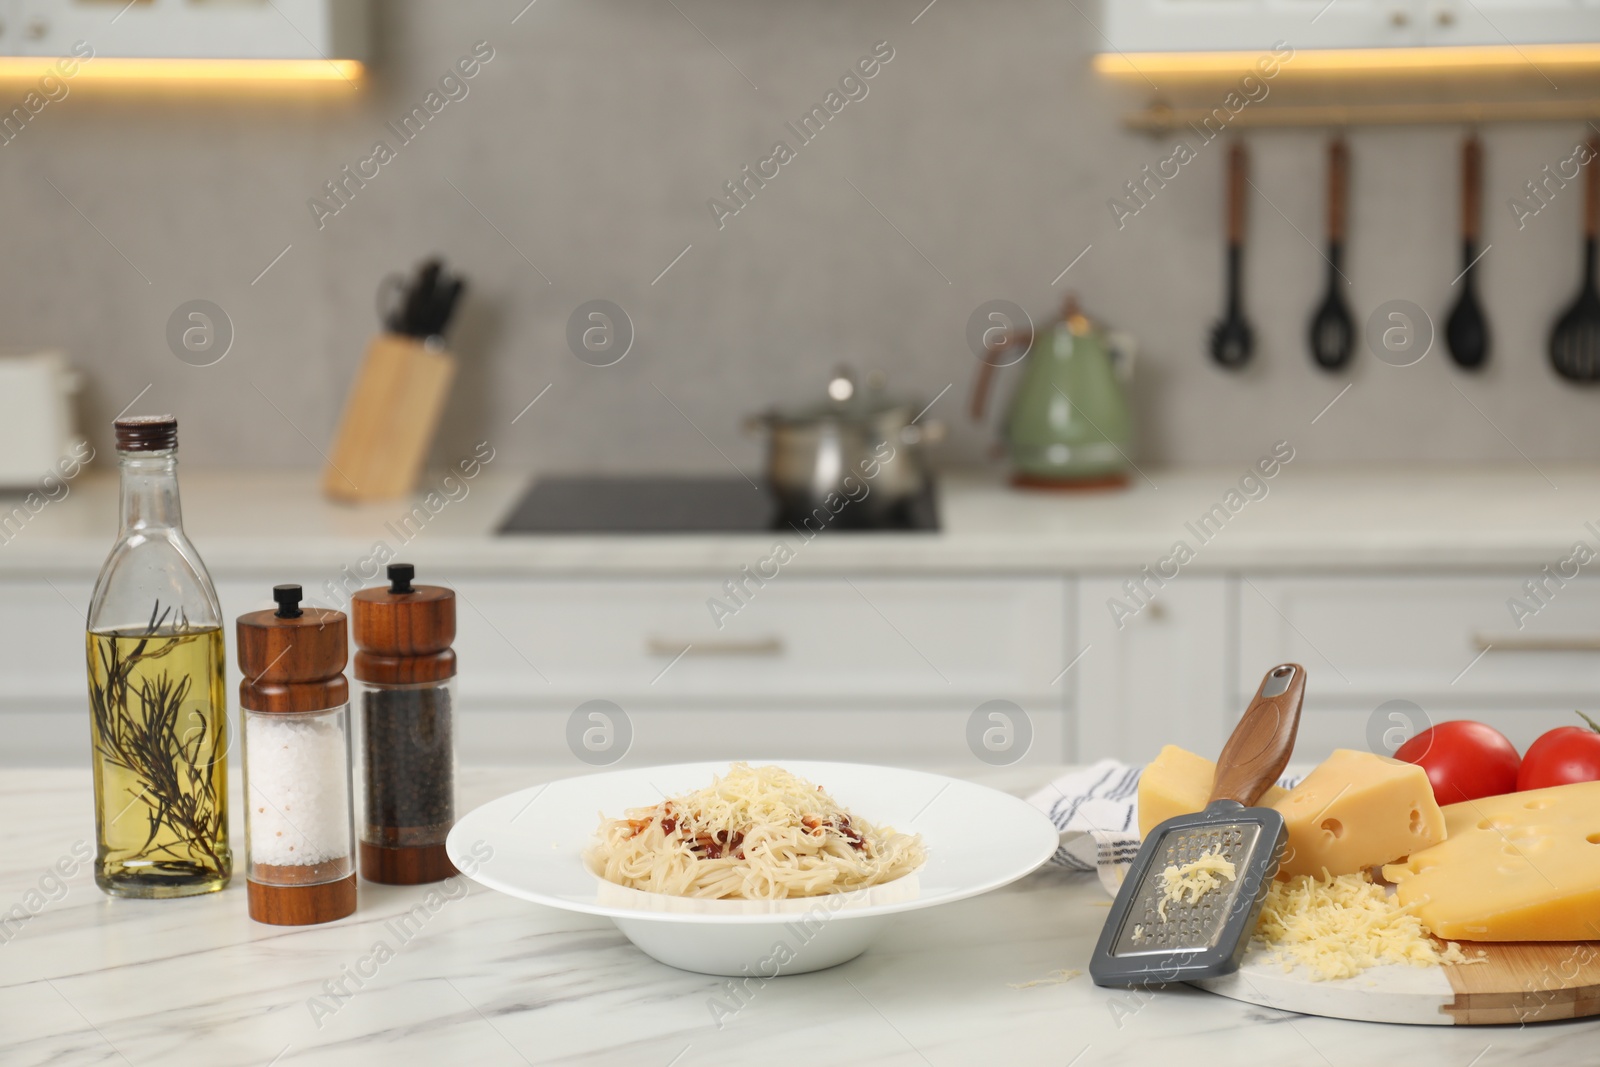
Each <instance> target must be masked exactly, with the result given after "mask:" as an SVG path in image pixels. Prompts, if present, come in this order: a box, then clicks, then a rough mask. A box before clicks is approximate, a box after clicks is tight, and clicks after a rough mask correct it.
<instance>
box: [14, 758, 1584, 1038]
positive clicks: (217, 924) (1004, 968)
mask: <svg viewBox="0 0 1600 1067" xmlns="http://www.w3.org/2000/svg"><path fill="white" fill-rule="evenodd" d="M571 772H572V768H571V767H567V768H546V769H544V771H543V772H541V771H540V770H533V769H523V770H498V769H497V770H489V769H476V770H470V771H468V772H466V773H464V774H463V781H462V798H461V799H462V801H463V803H464V805H466V806H468V807H470V806H472V805H475V804H478V803H481V802H483V801H485V800H488V799H490V798H492V797H494V796H498V795H501V794H503V793H506V792H510V791H512V790H514V789H517V788H520V787H523V786H526V785H529V784H532V783H534V782H537V781H540V780H544V779H546V778H548V777H550V776H551V775H552V774H554V775H564V774H568V773H571ZM1048 773H1049V772H1048V771H1047V770H1040V769H1037V768H1036V769H1034V770H1032V771H1028V772H1020V771H1017V770H1015V769H1012V770H995V771H984V772H982V773H980V774H971V775H970V776H972V777H978V778H980V780H986V781H989V782H991V783H992V784H995V785H997V786H998V787H1000V788H1006V789H1008V790H1010V791H1013V792H1016V793H1019V794H1021V793H1026V792H1028V791H1029V788H1030V787H1032V786H1036V785H1038V784H1039V783H1040V782H1042V781H1043V780H1044V779H1045V776H1046V775H1047V774H1048ZM89 790H90V786H89V775H88V771H87V770H72V771H66V770H50V771H9V772H7V773H6V775H5V777H4V779H3V780H0V817H3V822H4V825H5V826H6V827H7V828H8V830H7V834H8V845H9V847H8V848H7V849H6V851H5V854H4V856H3V858H0V910H3V911H10V910H11V909H12V907H13V905H17V906H20V907H22V908H23V909H24V910H25V911H29V912H32V913H33V914H32V916H31V918H29V919H27V921H26V922H25V923H22V924H20V925H13V926H12V927H10V928H9V929H8V933H9V935H10V936H9V937H7V936H6V935H0V1062H4V1063H5V1064H6V1065H7V1067H24V1065H31V1064H50V1065H52V1067H70V1065H73V1064H90V1063H107V1062H120V1063H128V1064H147V1063H162V1064H173V1065H180V1067H181V1065H189V1064H194V1065H197V1067H202V1065H203V1067H227V1065H233V1064H239V1065H252V1067H268V1065H270V1064H283V1065H287V1064H340V1065H348V1064H381V1065H383V1067H392V1065H393V1064H397V1063H398V1064H414V1063H447V1062H448V1063H470V1064H484V1065H496V1064H522V1063H527V1064H534V1063H537V1064H619V1065H624V1064H625V1065H628V1067H638V1065H645V1067H696V1065H698V1064H734V1063H737V1064H760V1065H763V1067H765V1065H773V1067H779V1065H788V1064H795V1065H801V1064H805V1065H816V1064H871V1065H874V1067H894V1065H905V1067H912V1065H918V1067H926V1065H929V1064H934V1065H939V1067H946V1065H949V1067H954V1065H958V1064H980V1065H983V1067H991V1065H995V1064H1003V1065H1005V1067H1027V1065H1032V1064H1041V1065H1042V1064H1050V1065H1052V1067H1062V1065H1066V1064H1071V1065H1073V1067H1090V1065H1093V1064H1117V1065H1119V1067H1122V1065H1127V1064H1158V1063H1159V1064H1170V1063H1190V1062H1196V1061H1199V1062H1227V1063H1230V1064H1237V1065H1240V1067H1247V1065H1254V1064H1260V1065H1262V1067H1266V1065H1271V1067H1279V1065H1281V1064H1285V1063H1295V1064H1313V1063H1314V1064H1319V1065H1320V1064H1326V1065H1328V1067H1344V1065H1346V1064H1349V1065H1352V1067H1357V1065H1358V1067H1368V1065H1370V1064H1373V1063H1379V1062H1399V1063H1410V1064H1447V1065H1450V1067H1467V1065H1468V1064H1473V1065H1479V1067H1496V1065H1498V1064H1505V1063H1512V1062H1541V1063H1580V1062H1590V1061H1592V1059H1593V1055H1594V1041H1595V1034H1596V1029H1595V1025H1594V1023H1593V1022H1592V1021H1589V1022H1583V1021H1579V1022H1567V1023H1547V1024H1543V1025H1536V1026H1529V1027H1526V1028H1523V1029H1517V1028H1512V1027H1490V1028H1473V1027H1460V1028H1435V1027H1403V1026H1382V1025H1375V1024H1364V1023H1352V1022H1344V1021H1338V1020H1330V1019H1319V1018H1314V1017H1308V1016H1297V1015H1288V1014H1285V1013H1282V1012H1278V1011H1273V1010H1270V1009H1264V1008H1255V1007H1251V1006H1248V1005H1244V1004H1239V1003H1235V1002H1233V1001H1230V1000H1225V999H1222V998H1220V997H1215V996H1212V995H1210V994H1207V993H1203V992H1200V991H1198V990H1193V989H1179V990H1169V991H1163V992H1160V993H1158V994H1154V995H1150V994H1136V993H1131V992H1126V991H1111V990H1104V989H1099V988H1096V987H1095V986H1094V985H1093V984H1091V983H1090V981H1089V979H1088V977H1087V976H1086V975H1084V976H1079V977H1073V978H1070V979H1069V980H1066V981H1055V982H1046V983H1045V984H1040V985H1035V986H1032V987H1028V988H1016V987H1017V986H1019V985H1022V984H1023V983H1027V982H1031V981H1035V980H1039V979H1046V978H1048V977H1049V976H1050V974H1051V972H1052V971H1057V970H1060V969H1077V970H1083V969H1084V968H1085V966H1086V960H1087V957H1088V953H1089V951H1090V949H1091V947H1092V946H1093V943H1094V939H1095V936H1096V933H1097V931H1098V929H1099V927H1100V924H1101V922H1102V921H1103V918H1104V916H1105V914H1106V912H1105V906H1106V903H1107V901H1106V898H1105V896H1104V894H1103V892H1102V891H1101V890H1100V889H1099V887H1098V885H1097V883H1095V881H1094V880H1093V879H1090V878H1087V877H1084V876H1081V875H1077V876H1075V875H1069V874H1067V873H1065V872H1063V871H1061V870H1059V869H1054V868H1047V869H1045V870H1043V871H1040V872H1038V873H1036V874H1034V875H1033V876H1031V877H1029V878H1026V879H1024V880H1023V881H1021V882H1019V883H1017V884H1015V885H1013V886H1010V887H1008V888H1007V889H1004V890H1001V891H999V892H996V893H992V894H989V895H988V896H985V897H980V898H977V899H974V900H969V901H964V902H961V903H957V904H951V905H947V906H944V907H940V908H933V909H929V910H926V911H919V912H913V913H910V914H908V915H905V916H903V917H902V918H901V919H900V921H899V923H898V925H897V926H895V927H894V928H893V929H892V930H891V932H890V933H889V934H888V935H887V936H886V937H885V938H884V940H882V941H881V942H879V943H878V944H877V945H876V946H875V947H873V948H872V949H870V950H869V951H868V952H867V953H866V954H865V955H863V956H861V957H860V958H858V959H856V960H854V961H852V962H850V963H847V964H845V965H843V966H841V967H838V968H835V969H833V970H829V971H822V972H819V973H816V974H809V975H797V976H791V977H786V978H779V979H777V980H776V981H774V982H772V983H769V984H768V985H766V986H763V987H761V988H760V989H759V990H757V991H756V992H755V993H754V994H753V995H752V997H751V999H750V1001H749V1003H748V1004H747V1005H746V1006H745V1008H744V1009H743V1010H741V1011H739V1012H738V1014H737V1015H736V1016H734V1017H733V1018H731V1019H725V1020H724V1023H725V1025H724V1026H723V1028H721V1029H718V1028H717V1026H716V1025H715V1024H714V1022H713V1020H712V1017H711V1014H710V1012H709V1010H708V1007H707V1002H708V1000H709V999H710V998H711V997H712V996H714V995H716V994H717V992H718V990H719V988H720V986H721V984H722V982H723V981H724V980H722V979H716V978H711V977H707V976H704V975H695V974H688V973H685V972H681V971H676V970H673V969H671V968H668V967H665V966H662V965H661V964H658V963H656V962H654V961H652V960H650V959H649V958H647V957H645V956H644V955H642V954H641V953H639V952H638V951H637V950H636V949H634V948H633V947H632V946H631V945H630V944H629V943H628V942H627V941H626V940H624V938H623V937H622V935H621V934H619V933H617V931H616V930H615V929H614V928H612V926H611V924H610V923H609V922H607V921H605V920H604V919H594V918H589V917H585V916H577V915H570V914H567V913H563V912H557V911H553V910H547V909H544V908H540V907H537V906H535V905H531V904H526V903H522V902H519V901H515V900H512V899H511V898H509V897H505V896H502V895H500V894H498V893H493V892H490V891H488V890H485V889H483V888H481V887H478V886H475V885H473V886H471V888H470V891H466V890H465V887H464V885H463V886H461V887H454V886H451V884H450V883H445V884H444V887H434V888H433V889H432V890H430V888H429V887H417V888H399V887H389V886H376V885H371V884H369V883H365V882H363V883H362V884H361V906H360V909H359V910H358V911H357V913H356V914H355V915H354V916H352V917H351V918H349V919H346V920H343V921H341V922H337V923H333V924H329V925H327V926H320V927H308V928H283V927H270V926H261V925H257V924H255V923H253V922H251V921H250V920H249V919H248V918H247V917H246V914H245V901H244V896H245V891H244V886H243V881H242V878H238V877H236V880H235V882H234V884H233V885H232V886H230V887H229V888H228V889H227V890H225V891H224V892H222V893H218V894H214V895H211V896H208V897H199V898H192V899H188V900H181V901H125V900H112V899H109V898H107V897H105V896H103V895H102V894H101V893H100V891H99V890H98V889H96V888H95V886H94V882H93V879H92V877H91V875H90V873H89V870H88V868H87V867H85V866H80V867H79V869H78V870H77V872H76V873H75V874H74V875H73V876H71V877H69V878H66V879H64V882H65V888H64V889H62V888H60V887H55V888H54V891H53V892H52V891H50V890H51V888H52V887H54V886H55V884H54V883H52V882H50V881H49V880H48V879H46V872H47V871H48V870H49V869H50V868H51V867H53V866H54V865H55V864H56V863H57V861H58V860H62V859H63V858H65V859H67V860H69V861H70V860H71V858H72V855H73V849H74V845H75V843H77V842H81V841H89V842H91V843H92V841H93V825H92V817H91V814H90V812H91V802H90V795H89ZM237 822H238V820H237V819H235V823H236V825H237ZM41 879H45V881H44V882H41ZM41 886H42V887H43V889H44V890H45V891H46V893H47V895H48V896H49V897H54V898H55V899H53V900H51V899H45V897H44V896H34V897H30V896H29V895H28V894H29V893H30V891H39V890H41ZM440 888H446V889H448V890H449V892H448V895H445V894H441V895H438V896H435V897H434V898H433V905H432V908H431V910H430V904H429V900H428V898H429V893H430V892H436V893H437V892H438V891H439V889H440ZM418 905H421V906H422V909H423V910H422V912H421V914H422V915H424V916H426V918H425V919H424V920H423V921H422V922H421V924H420V928H418V929H415V930H414V931H413V932H412V934H411V936H410V937H409V939H404V940H402V939H401V938H400V937H399V936H398V935H397V934H396V932H395V930H396V928H395V927H394V926H392V925H390V923H391V920H393V919H394V918H396V917H397V916H400V915H402V914H403V913H405V912H407V911H408V910H411V909H413V908H415V907H417V906H418ZM379 942H385V943H387V944H388V945H389V946H390V948H391V949H392V950H393V955H392V958H388V959H386V960H384V961H383V962H381V963H380V964H377V965H376V966H375V968H374V966H370V965H368V963H366V962H364V961H371V960H372V959H373V958H374V956H375V953H374V947H375V946H376V945H377V944H378V943H379ZM380 955H381V954H380ZM340 981H343V982H344V987H345V989H347V990H348V991H349V992H350V993H351V994H353V995H351V996H349V997H348V998H343V999H335V998H334V997H331V996H329V995H328V991H327V987H328V986H329V985H330V984H332V983H336V982H340ZM358 982H359V988H358V987H357V983H358Z"/></svg>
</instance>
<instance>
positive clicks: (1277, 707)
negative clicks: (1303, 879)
mask: <svg viewBox="0 0 1600 1067" xmlns="http://www.w3.org/2000/svg"><path fill="white" fill-rule="evenodd" d="M1304 697H1305V668H1303V667H1301V666H1300V665H1299V664H1296V663H1285V664H1282V665H1280V666H1277V667H1274V668H1273V669H1272V670H1270V671H1268V672H1267V675H1266V677H1265V678H1263V679H1262V681H1261V686H1260V688H1259V689H1257V690H1256V696H1255V699H1254V700H1252V701H1251V702H1250V707H1249V708H1248V709H1246V711H1245V713H1244V715H1243V717H1241V718H1240V720H1239V724H1238V725H1237V726H1235V727H1234V730H1233V734H1232V736H1230V737H1229V738H1228V743H1227V744H1226V745H1224V746H1223V749H1222V755H1221V757H1220V758H1219V759H1218V760H1217V777H1216V781H1215V783H1214V785H1213V787H1212V791H1211V799H1210V801H1209V802H1208V803H1207V804H1206V809H1205V810H1204V811H1201V812H1196V813H1195V814H1193V815H1178V816H1174V817H1173V818H1171V819H1168V820H1166V821H1165V822H1163V823H1162V824H1161V825H1159V826H1157V827H1156V828H1155V829H1153V830H1151V831H1150V835H1149V836H1148V837H1147V838H1145V840H1144V843H1143V844H1142V845H1140V847H1139V854H1138V856H1137V857H1135V859H1134V861H1133V868H1132V869H1131V870H1130V871H1129V872H1128V876H1127V878H1126V879H1125V880H1124V881H1123V883H1122V889H1121V890H1120V891H1119V892H1118V893H1117V899H1116V902H1115V903H1114V904H1113V905H1112V906H1111V914H1110V915H1109V916H1108V917H1107V918H1106V924H1105V927H1104V928H1103V929H1102V930H1101V931H1100V940H1099V943H1098V944H1096V945H1095V950H1094V956H1093V958H1092V959H1091V960H1090V961H1089V974H1090V975H1091V976H1092V977H1093V979H1094V983H1095V984H1096V985H1101V986H1146V985H1161V984H1164V983H1167V982H1189V981H1194V980H1195V979H1200V978H1216V977H1218V976H1219V975H1224V974H1228V973H1230V972H1232V971H1235V970H1237V969H1238V967H1239V960H1240V958H1241V957H1242V956H1243V955H1244V951H1245V949H1246V947H1248V945H1249V943H1250V935H1251V934H1252V933H1253V932H1254V931H1255V927H1256V920H1257V918H1259V916H1260V914H1261V903H1262V901H1263V900H1264V899H1265V897H1266V894H1267V889H1268V887H1269V886H1270V885H1271V884H1272V879H1273V878H1274V877H1275V876H1276V875H1277V873H1278V862H1279V860H1280V859H1281V858H1282V857H1283V850H1284V845H1285V844H1286V842H1287V840H1288V830H1287V828H1286V827H1285V826H1284V822H1283V816H1282V815H1280V814H1278V812H1276V811H1274V810H1273V809H1272V808H1256V807H1250V806H1249V805H1252V804H1254V803H1255V802H1256V800H1257V799H1259V798H1260V796H1261V794H1262V793H1264V792H1266V790H1267V787H1268V786H1270V785H1272V783H1273V782H1275V781H1277V780H1278V776H1279V775H1280V774H1282V773H1283V768H1284V767H1285V766H1286V765H1287V764H1288V762H1289V755H1290V753H1291V752H1293V751H1294V738H1295V732H1296V731H1297V730H1298V729H1299V726H1300V704H1301V701H1302V700H1303V699H1304ZM1213 853H1215V854H1218V855H1221V856H1224V857H1226V858H1227V859H1228V860H1229V861H1231V862H1232V863H1233V865H1234V877H1233V878H1232V879H1225V880H1223V882H1222V884H1221V885H1218V886H1216V887H1215V888H1213V889H1211V890H1210V891H1209V892H1206V893H1204V894H1202V895H1201V896H1199V897H1198V899H1193V900H1188V899H1186V900H1182V901H1169V902H1167V903H1166V906H1165V909H1164V914H1163V907H1162V902H1163V898H1164V895H1165V894H1164V888H1165V887H1164V879H1163V872H1164V871H1165V870H1166V869H1167V868H1169V867H1182V866H1183V865H1184V864H1186V863H1189V862H1191V861H1194V860H1197V859H1199V858H1201V857H1202V856H1205V855H1208V854H1213Z"/></svg>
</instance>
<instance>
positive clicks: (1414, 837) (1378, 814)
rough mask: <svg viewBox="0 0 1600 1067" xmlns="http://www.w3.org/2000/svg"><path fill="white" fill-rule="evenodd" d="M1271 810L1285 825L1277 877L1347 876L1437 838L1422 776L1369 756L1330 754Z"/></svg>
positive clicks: (1438, 820)
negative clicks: (1286, 840)
mask: <svg viewBox="0 0 1600 1067" xmlns="http://www.w3.org/2000/svg"><path fill="white" fill-rule="evenodd" d="M1272 806H1273V807H1275V808H1277V809H1278V811H1279V812H1281V813H1282V814H1283V818H1284V821H1285V822H1286V823H1288V825H1289V847H1288V849H1287V850H1286V851H1285V852H1284V854H1283V863H1282V864H1281V865H1280V867H1279V868H1278V873H1279V875H1280V876H1284V877H1293V876H1295V875H1297V874H1310V875H1319V876H1320V875H1321V874H1322V872H1323V871H1324V870H1326V871H1327V872H1328V873H1329V874H1331V875H1334V876H1336V877H1337V876H1338V875H1341V874H1355V873H1357V872H1358V871H1364V870H1366V869H1367V868H1368V867H1375V866H1377V865H1378V864H1381V863H1393V862H1394V861H1395V860H1398V859H1404V858H1405V857H1406V856H1409V855H1411V854H1412V853H1414V852H1419V851H1421V850H1422V849H1425V848H1427V847H1429V846H1430V845H1435V844H1438V843H1439V842H1440V841H1443V840H1444V838H1445V822H1444V815H1443V813H1441V812H1440V810H1439V805H1438V803H1437V802H1436V801H1435V800H1434V799H1433V787H1432V786H1431V785H1429V784H1428V775H1427V772H1426V771H1424V770H1423V769H1422V768H1421V767H1418V766H1416V765H1415V764H1412V763H1401V762H1400V761H1399V760H1394V759H1389V758H1388V757H1387V756H1377V755H1374V754H1372V753H1371V752H1357V751H1355V750H1353V749H1348V748H1341V749H1336V750H1335V751H1334V753H1333V755H1331V756H1329V757H1328V758H1327V759H1326V760H1324V761H1323V762H1322V764H1321V765H1320V766H1318V767H1317V769H1316V770H1314V771H1312V772H1311V773H1310V774H1308V775H1306V778H1305V781H1303V782H1301V783H1300V784H1299V785H1297V786H1295V787H1294V788H1293V789H1291V790H1290V791H1289V795H1288V796H1286V797H1284V798H1283V799H1281V800H1279V801H1278V802H1277V803H1275V804H1273V805H1272Z"/></svg>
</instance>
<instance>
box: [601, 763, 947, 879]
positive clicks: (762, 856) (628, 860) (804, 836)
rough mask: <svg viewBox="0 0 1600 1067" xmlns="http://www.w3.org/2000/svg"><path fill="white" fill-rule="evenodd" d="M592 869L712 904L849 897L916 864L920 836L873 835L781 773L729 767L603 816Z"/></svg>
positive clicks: (874, 830)
mask: <svg viewBox="0 0 1600 1067" xmlns="http://www.w3.org/2000/svg"><path fill="white" fill-rule="evenodd" d="M596 836H597V838H598V840H597V841H596V842H595V844H594V846H593V847H592V848H591V849H590V851H589V853H588V859H589V866H590V869H591V870H593V871H595V873H596V874H598V875H600V877H602V878H604V879H606V880H607V881H610V882H615V883H616V884H618V885H621V886H626V887H628V888H630V889H640V890H644V891H646V892H651V893H665V894H668V895H669V896H680V897H701V898H706V899H711V900H782V899H785V898H788V897H810V896H819V895H821V894H825V893H847V892H851V891H854V890H860V889H868V888H871V887H872V886H875V885H882V884H883V883H885V882H892V881H894V880H895V879H896V878H901V877H904V876H905V875H907V874H909V873H911V872H912V871H914V870H916V869H917V868H918V867H920V866H922V863H923V860H924V859H926V852H925V850H924V848H923V844H922V838H921V837H920V836H919V835H916V834H902V833H897V832H895V831H894V830H893V829H890V828H888V827H884V828H879V827H878V826H876V825H874V824H873V823H870V822H868V821H867V820H866V819H863V818H861V817H860V816H858V815H855V814H852V813H851V812H849V811H847V810H846V809H845V808H843V807H842V806H840V804H839V803H838V801H836V800H834V799H833V797H831V796H829V795H828V793H827V792H826V791H825V790H824V789H823V787H822V786H820V785H816V784H815V783H813V782H810V781H808V780H806V779H804V778H801V777H800V776H799V775H797V774H794V773H793V772H791V771H787V770H785V769H783V768H782V767H777V766H765V767H752V766H750V765H749V764H748V763H735V764H734V765H733V766H732V767H730V768H729V769H728V772H727V773H726V774H724V775H721V776H719V777H718V778H716V780H715V781H713V782H712V784H711V785H709V786H707V787H705V788H703V789H697V790H695V791H693V792H690V793H684V794H681V795H678V796H674V797H668V798H667V799H665V800H663V801H661V802H660V803H659V804H655V805H653V806H651V807H648V808H633V809H630V810H629V811H628V812H627V813H626V815H624V816H623V817H622V818H620V819H602V821H601V823H600V829H599V831H598V832H597V835H596Z"/></svg>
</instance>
